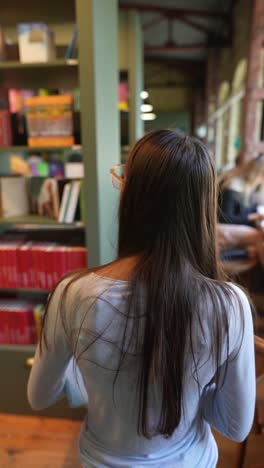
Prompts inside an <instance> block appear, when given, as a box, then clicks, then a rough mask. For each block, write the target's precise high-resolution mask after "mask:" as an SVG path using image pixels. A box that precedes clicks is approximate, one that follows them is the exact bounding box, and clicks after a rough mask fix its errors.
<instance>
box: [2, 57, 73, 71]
mask: <svg viewBox="0 0 264 468" xmlns="http://www.w3.org/2000/svg"><path fill="white" fill-rule="evenodd" d="M78 64H79V62H78V60H77V59H55V60H51V61H49V62H32V63H23V62H18V61H5V62H0V70H11V69H14V68H15V69H19V70H21V69H25V68H54V67H77V66H78Z"/></svg>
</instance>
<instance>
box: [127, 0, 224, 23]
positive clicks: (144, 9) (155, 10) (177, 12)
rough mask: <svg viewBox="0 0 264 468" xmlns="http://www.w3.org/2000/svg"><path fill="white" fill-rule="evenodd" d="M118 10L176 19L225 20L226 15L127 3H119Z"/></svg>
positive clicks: (206, 11)
mask: <svg viewBox="0 0 264 468" xmlns="http://www.w3.org/2000/svg"><path fill="white" fill-rule="evenodd" d="M119 8H121V9H122V10H138V11H140V12H142V13H144V12H146V13H147V12H152V13H160V14H163V15H166V16H171V17H173V16H174V17H176V16H182V15H191V16H204V17H208V18H225V19H226V18H227V17H228V15H227V14H226V13H224V12H223V11H213V10H197V9H194V8H188V9H187V8H169V7H168V8H166V7H162V6H158V5H153V4H148V5H146V4H145V5H142V4H141V3H135V2H129V3H122V2H121V1H120V2H119Z"/></svg>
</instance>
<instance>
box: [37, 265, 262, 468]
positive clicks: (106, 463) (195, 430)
mask: <svg viewBox="0 0 264 468" xmlns="http://www.w3.org/2000/svg"><path fill="white" fill-rule="evenodd" d="M67 281H68V280H64V281H63V282H62V283H60V285H59V286H58V287H57V289H56V291H55V293H54V295H53V298H52V300H51V303H50V308H49V314H48V316H47V320H46V323H45V329H46V333H47V337H48V343H49V348H48V350H47V349H44V352H43V355H42V356H40V352H39V348H37V351H36V356H35V362H34V365H33V368H32V371H31V374H30V379H29V384H28V398H29V402H30V404H31V406H32V407H33V408H34V409H37V410H38V409H43V408H46V407H48V406H50V405H52V404H53V403H54V402H55V401H57V400H58V399H59V398H61V397H62V395H63V394H64V393H65V388H66V393H67V394H68V396H69V397H70V399H71V400H72V402H73V404H74V402H75V403H76V401H77V404H78V403H81V402H83V403H85V404H86V405H87V408H88V411H87V416H86V418H85V421H84V423H83V427H82V430H81V434H80V441H79V446H80V459H81V462H82V464H83V466H84V467H87V468H88V467H89V468H91V467H97V468H98V467H100V468H102V467H122V468H128V467H130V468H132V467H156V468H158V467H171V468H172V467H173V468H213V467H215V466H216V463H217V458H218V450H217V446H216V443H215V440H214V438H213V435H212V433H211V428H210V426H213V427H214V428H215V429H217V430H218V431H219V432H221V433H222V434H223V435H225V436H227V437H229V438H231V439H233V440H236V441H242V440H243V439H244V438H245V437H246V436H247V434H248V432H249V431H250V428H251V425H252V421H253V415H254V407H255V361H254V340H253V326H252V317H251V310H250V306H249V303H248V300H247V298H246V296H245V294H244V293H243V292H242V291H241V290H240V289H239V288H238V287H236V286H233V289H234V291H235V292H236V293H237V295H238V296H239V298H240V301H241V303H242V313H241V312H240V310H239V307H238V303H237V300H236V299H235V297H234V299H233V307H232V308H231V309H232V310H230V320H229V333H230V337H229V356H230V362H229V365H228V370H227V374H226V376H225V380H224V384H223V386H222V387H219V389H217V393H216V396H214V384H212V385H210V382H211V381H212V379H213V377H214V375H215V371H216V369H215V367H214V363H213V359H212V358H211V356H210V349H211V344H212V343H211V333H210V325H211V324H210V306H209V307H207V313H206V314H205V317H206V319H205V321H204V324H203V325H204V330H205V335H203V336H202V337H199V333H198V334H197V337H196V340H195V343H196V345H195V346H196V348H195V352H196V353H197V357H198V361H199V363H200V364H199V370H198V373H199V375H198V377H199V382H200V385H201V391H200V392H199V391H198V388H197V383H196V381H195V378H194V375H193V363H192V359H191V354H189V353H188V352H187V353H186V369H185V377H184V392H183V407H184V412H183V416H182V420H181V422H180V424H179V426H178V427H177V429H176V430H175V432H174V434H173V435H172V437H170V438H164V437H163V436H160V435H159V436H155V437H153V438H151V439H146V438H144V437H142V436H139V435H138V433H137V415H138V403H137V393H136V382H137V376H138V369H139V365H138V359H139V358H138V357H133V356H132V355H130V354H129V353H128V354H127V356H126V360H125V363H124V367H123V369H122V370H121V372H120V374H119V377H118V380H117V383H116V386H115V388H114V393H113V379H114V377H115V370H116V368H117V365H118V358H119V351H118V346H119V345H120V344H121V341H122V336H123V330H124V323H125V312H126V304H127V298H128V295H129V294H130V292H129V283H128V282H126V281H117V280H112V279H109V278H103V277H100V276H98V275H96V274H95V273H90V274H89V275H88V276H86V277H85V278H82V279H80V280H78V281H77V282H76V283H75V284H74V285H72V286H71V287H70V291H69V293H68V294H67V301H66V303H65V310H64V317H65V321H64V326H63V324H62V321H61V317H60V315H59V314H58V303H59V299H60V297H61V293H62V290H63V288H64V287H65V284H66V282H67ZM211 313H212V311H211ZM243 321H244V333H243V334H242V323H243ZM80 325H82V328H81V332H80V334H79V329H80ZM65 330H66V332H65ZM197 330H199V329H198V327H197ZM101 333H103V338H99V339H96V338H97V337H98V334H99V335H100V334H101ZM195 333H196V330H195V324H194V336H195ZM77 338H78V339H77ZM76 340H77V354H80V353H82V352H83V351H84V353H83V354H82V355H81V357H80V359H79V360H78V368H77V369H76V372H75V371H74V370H73V367H74V366H73V365H72V364H73V356H74V344H75V343H76ZM241 340H242V341H241ZM88 345H90V347H89V348H88V350H86V351H85V349H86V348H87V346H88ZM225 345H226V343H225V344H224V345H223V355H222V358H221V369H220V374H221V376H220V381H221V380H222V378H223V375H224V373H225V356H226V354H225V352H224V350H225V349H226V348H225ZM175 360H176V361H177V356H175ZM203 361H204V365H202V364H203ZM76 381H77V383H76ZM158 415H159V399H158V396H154V392H153V397H152V398H151V401H150V407H149V411H148V418H149V424H150V426H153V427H155V421H156V420H157V417H158Z"/></svg>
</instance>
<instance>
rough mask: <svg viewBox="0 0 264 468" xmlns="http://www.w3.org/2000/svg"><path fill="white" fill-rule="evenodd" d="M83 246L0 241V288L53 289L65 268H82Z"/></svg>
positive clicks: (84, 262)
mask: <svg viewBox="0 0 264 468" xmlns="http://www.w3.org/2000/svg"><path fill="white" fill-rule="evenodd" d="M86 254H87V250H86V248H85V247H69V246H61V245H56V244H48V243H43V242H25V243H21V242H10V241H8V242H1V243H0V265H1V269H0V288H12V289H15V288H36V289H43V290H50V289H53V288H54V286H55V285H56V284H57V283H58V281H59V280H60V279H61V278H62V277H63V276H64V275H65V274H66V273H68V272H70V271H73V270H78V269H81V268H85V267H86V265H87V263H86Z"/></svg>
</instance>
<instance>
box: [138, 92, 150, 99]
mask: <svg viewBox="0 0 264 468" xmlns="http://www.w3.org/2000/svg"><path fill="white" fill-rule="evenodd" d="M140 97H141V99H143V100H144V99H148V97H149V93H148V92H147V91H141V93H140Z"/></svg>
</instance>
